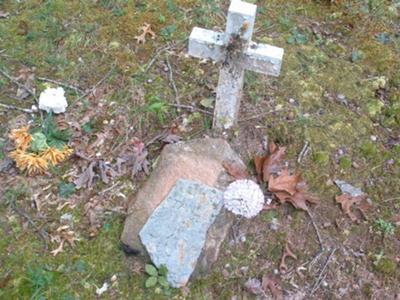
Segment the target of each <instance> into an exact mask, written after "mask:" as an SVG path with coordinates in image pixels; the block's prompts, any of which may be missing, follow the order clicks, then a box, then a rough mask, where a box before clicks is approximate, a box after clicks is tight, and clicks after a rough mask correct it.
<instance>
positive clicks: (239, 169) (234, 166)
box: [222, 161, 249, 180]
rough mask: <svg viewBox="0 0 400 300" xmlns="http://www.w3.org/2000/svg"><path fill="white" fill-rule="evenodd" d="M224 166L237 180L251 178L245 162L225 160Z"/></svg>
mask: <svg viewBox="0 0 400 300" xmlns="http://www.w3.org/2000/svg"><path fill="white" fill-rule="evenodd" d="M222 166H223V167H224V168H225V170H226V171H227V172H228V174H229V175H231V176H232V177H233V178H235V179H236V180H239V179H246V178H249V173H248V172H247V169H246V167H245V166H244V165H243V164H240V163H238V162H235V161H224V162H223V163H222Z"/></svg>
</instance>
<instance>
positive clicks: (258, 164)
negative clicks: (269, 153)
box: [254, 155, 266, 183]
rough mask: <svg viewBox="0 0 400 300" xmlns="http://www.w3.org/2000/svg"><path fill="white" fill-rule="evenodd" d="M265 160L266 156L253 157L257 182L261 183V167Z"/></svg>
mask: <svg viewBox="0 0 400 300" xmlns="http://www.w3.org/2000/svg"><path fill="white" fill-rule="evenodd" d="M265 159H266V156H261V155H256V156H255V157H254V165H255V167H256V173H257V179H258V182H260V183H261V182H262V181H263V173H262V172H263V165H264V161H265Z"/></svg>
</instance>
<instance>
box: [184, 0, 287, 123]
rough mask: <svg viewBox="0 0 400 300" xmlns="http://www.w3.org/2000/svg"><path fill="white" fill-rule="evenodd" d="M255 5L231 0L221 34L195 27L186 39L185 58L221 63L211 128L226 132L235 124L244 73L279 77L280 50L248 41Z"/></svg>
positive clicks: (251, 31)
mask: <svg viewBox="0 0 400 300" xmlns="http://www.w3.org/2000/svg"><path fill="white" fill-rule="evenodd" d="M256 10H257V6H256V5H254V4H250V3H247V2H243V1H241V0H232V2H231V5H230V7H229V10H228V18H227V24H226V29H225V32H224V33H219V32H215V31H212V30H207V29H203V28H199V27H195V28H193V31H192V33H191V35H190V38H189V55H191V56H194V57H198V58H203V59H212V60H214V61H216V62H220V63H222V67H221V70H220V75H219V81H218V87H217V98H216V102H215V108H214V121H213V127H214V128H217V129H228V128H230V127H232V126H233V125H235V124H236V122H237V116H238V112H239V106H240V98H241V91H242V87H243V78H244V71H245V70H251V71H255V72H258V73H263V74H267V75H273V76H279V73H280V69H281V64H282V57H283V49H282V48H278V47H274V46H270V45H266V44H257V43H254V42H252V41H251V38H252V35H253V30H254V22H255V17H256Z"/></svg>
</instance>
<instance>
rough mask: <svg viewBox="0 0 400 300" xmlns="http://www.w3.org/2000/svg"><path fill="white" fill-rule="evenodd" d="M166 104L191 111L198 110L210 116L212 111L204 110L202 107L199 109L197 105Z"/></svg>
mask: <svg viewBox="0 0 400 300" xmlns="http://www.w3.org/2000/svg"><path fill="white" fill-rule="evenodd" d="M168 105H169V106H172V107H176V108H183V109H187V110H190V111H191V112H193V111H198V112H201V113H203V114H206V115H210V116H212V115H213V113H212V112H209V111H207V110H204V109H201V108H197V107H194V106H191V105H184V104H168Z"/></svg>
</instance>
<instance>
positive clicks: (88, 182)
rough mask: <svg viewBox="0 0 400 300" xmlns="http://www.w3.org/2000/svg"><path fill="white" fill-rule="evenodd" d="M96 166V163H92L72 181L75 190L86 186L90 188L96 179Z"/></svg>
mask: <svg viewBox="0 0 400 300" xmlns="http://www.w3.org/2000/svg"><path fill="white" fill-rule="evenodd" d="M96 165H97V161H92V162H91V163H90V164H89V166H88V167H87V168H86V170H85V171H84V172H83V173H82V174H81V175H79V177H78V178H77V179H76V180H75V181H74V184H75V185H76V187H77V188H81V187H84V186H86V187H87V188H91V187H92V185H93V182H94V178H95V177H96V173H95V172H94V168H95V167H96Z"/></svg>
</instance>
